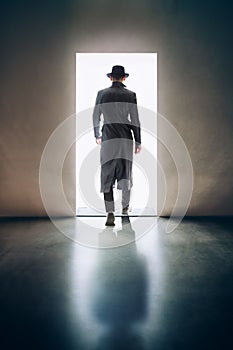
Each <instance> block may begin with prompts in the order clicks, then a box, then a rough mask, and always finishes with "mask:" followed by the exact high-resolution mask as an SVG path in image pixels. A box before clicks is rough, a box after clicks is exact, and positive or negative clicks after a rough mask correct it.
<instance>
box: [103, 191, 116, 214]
mask: <svg viewBox="0 0 233 350" xmlns="http://www.w3.org/2000/svg"><path fill="white" fill-rule="evenodd" d="M104 204H105V209H106V213H113V212H114V211H115V205H114V197H113V188H112V187H111V189H110V191H109V192H104Z"/></svg>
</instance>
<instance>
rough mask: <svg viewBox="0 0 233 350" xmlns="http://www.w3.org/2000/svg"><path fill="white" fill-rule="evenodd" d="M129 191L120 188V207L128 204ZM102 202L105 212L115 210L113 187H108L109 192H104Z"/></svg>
mask: <svg viewBox="0 0 233 350" xmlns="http://www.w3.org/2000/svg"><path fill="white" fill-rule="evenodd" d="M130 191H131V190H127V189H122V198H121V204H122V208H127V207H128V206H129V201H130ZM104 204H105V209H106V212H107V213H111V212H114V211H115V203H114V195H113V187H111V188H110V191H109V192H104Z"/></svg>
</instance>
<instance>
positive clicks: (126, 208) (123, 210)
mask: <svg viewBox="0 0 233 350" xmlns="http://www.w3.org/2000/svg"><path fill="white" fill-rule="evenodd" d="M128 211H129V206H127V207H125V208H123V209H122V215H128Z"/></svg>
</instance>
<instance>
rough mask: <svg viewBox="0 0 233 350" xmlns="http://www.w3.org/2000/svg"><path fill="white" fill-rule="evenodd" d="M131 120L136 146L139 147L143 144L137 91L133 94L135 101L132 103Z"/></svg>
mask: <svg viewBox="0 0 233 350" xmlns="http://www.w3.org/2000/svg"><path fill="white" fill-rule="evenodd" d="M130 120H131V123H132V124H131V129H132V130H133V134H134V140H135V143H136V147H138V146H140V145H141V125H140V121H139V115H138V107H137V96H136V93H135V92H134V95H133V101H132V103H130Z"/></svg>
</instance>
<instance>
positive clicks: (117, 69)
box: [107, 66, 129, 78]
mask: <svg viewBox="0 0 233 350" xmlns="http://www.w3.org/2000/svg"><path fill="white" fill-rule="evenodd" d="M111 75H119V76H122V77H123V76H124V75H125V76H126V77H128V76H129V74H128V73H125V68H124V67H123V66H113V67H112V72H111V73H108V74H107V77H109V78H110V76H111Z"/></svg>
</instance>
